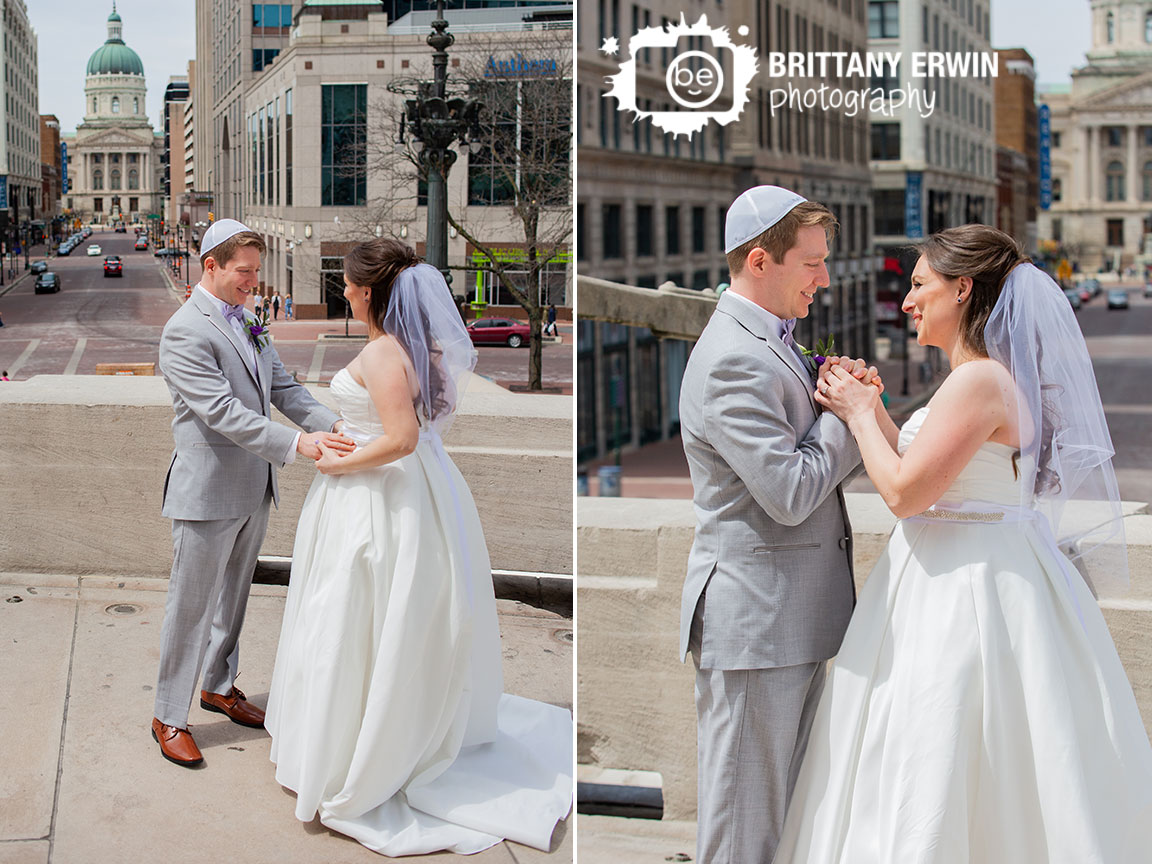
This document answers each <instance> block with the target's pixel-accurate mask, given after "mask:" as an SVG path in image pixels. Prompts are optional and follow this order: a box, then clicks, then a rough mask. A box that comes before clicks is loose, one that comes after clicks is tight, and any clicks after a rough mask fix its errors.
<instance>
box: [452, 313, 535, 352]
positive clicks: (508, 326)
mask: <svg viewBox="0 0 1152 864" xmlns="http://www.w3.org/2000/svg"><path fill="white" fill-rule="evenodd" d="M531 332H532V330H531V328H530V327H529V326H528V325H527V324H524V323H522V322H520V321H513V320H512V319H510V318H477V319H476V320H475V321H473V322H471V323H470V324H469V325H468V335H469V336H470V337H471V338H472V344H473V345H507V346H508V347H509V348H519V347H520V346H521V345H527V344H528V334H529V333H531Z"/></svg>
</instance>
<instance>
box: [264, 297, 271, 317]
mask: <svg viewBox="0 0 1152 864" xmlns="http://www.w3.org/2000/svg"><path fill="white" fill-rule="evenodd" d="M271 308H272V298H271V297H269V296H267V295H265V297H264V320H265V321H267V320H268V310H269V309H271Z"/></svg>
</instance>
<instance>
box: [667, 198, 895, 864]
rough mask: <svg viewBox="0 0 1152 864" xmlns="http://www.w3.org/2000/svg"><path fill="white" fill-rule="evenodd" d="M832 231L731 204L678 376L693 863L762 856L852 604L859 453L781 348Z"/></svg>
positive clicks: (821, 275) (820, 272)
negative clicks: (718, 286)
mask: <svg viewBox="0 0 1152 864" xmlns="http://www.w3.org/2000/svg"><path fill="white" fill-rule="evenodd" d="M835 228H836V220H835V218H834V217H833V215H832V213H831V212H830V211H828V210H827V209H826V208H825V207H823V206H822V205H820V204H815V203H811V202H808V201H806V200H805V199H804V198H802V197H801V196H799V195H797V194H796V193H794V192H791V191H789V190H787V189H781V188H780V187H777V186H758V187H755V188H753V189H749V190H748V191H746V192H744V193H743V194H742V195H740V197H739V198H737V199H736V201H735V202H734V203H733V205H732V207H731V208H730V209H729V211H728V216H727V219H726V222H725V237H724V240H725V251H726V252H727V253H728V266H729V270H730V271H731V277H732V278H731V287H729V288H728V290H726V291H725V292H724V293H723V294H722V295H721V296H720V300H719V302H718V303H717V304H716V309H715V311H714V313H713V315H712V318H711V319H710V320H709V322H708V325H707V326H706V327H705V328H704V331H703V333H701V335H700V339H699V341H697V343H696V345H695V347H694V348H693V349H692V355H691V357H690V358H689V360H688V366H687V369H686V370H685V372H684V381H683V384H682V387H681V391H680V422H681V435H682V438H683V442H684V451H685V453H686V455H687V457H688V466H689V469H690V471H691V475H692V487H693V503H694V504H695V510H696V535H695V541H694V543H693V545H692V551H691V554H690V556H689V559H688V573H687V577H686V579H685V582H684V594H683V599H682V604H681V624H680V656H681V658H682V659H683V657H684V656H685V654H686V653H688V652H690V653H691V654H692V659H693V661H694V663H695V666H696V710H697V720H698V733H697V746H698V758H699V774H698V782H699V794H698V829H697V830H698V833H697V861H699V862H701V864H770V862H771V861H772V857H773V855H774V854H775V851H776V845H777V843H778V842H779V837H780V831H781V828H782V827H783V823H784V812H785V808H786V807H787V804H788V799H789V797H790V795H791V792H792V787H793V785H794V783H795V780H796V773H797V770H798V768H799V765H800V759H801V757H802V756H803V754H804V749H805V747H806V746H807V739H808V730H809V729H810V728H811V722H812V716H813V712H814V710H815V707H816V704H817V702H818V700H819V696H820V693H821V690H822V689H823V686H824V662H825V661H826V660H827V659H828V658H830V657H832V656H834V655H835V654H836V652H837V650H838V649H839V647H840V641H841V638H842V637H843V635H844V631H845V629H846V627H847V625H848V618H849V616H850V615H851V614H852V608H853V606H854V605H855V589H854V586H853V581H852V530H851V527H850V526H849V524H848V515H847V512H846V511H845V507H844V496H843V494H842V492H841V490H840V484H841V482H842V481H844V480H845V479H846V478H847V477H848V476H849V474H850V473H851V472H852V471H853V470H854V469H855V468H856V467H857V465H859V463H860V453H859V450H858V449H857V447H856V444H855V442H854V441H853V439H852V435H851V434H850V433H849V431H848V428H847V426H845V425H844V423H843V422H841V421H840V420H839V419H838V418H837V417H836V416H835V415H834V414H832V413H831V412H824V413H821V412H820V411H819V410H818V409H817V406H816V402H815V400H814V399H813V391H814V387H815V382H814V379H813V377H812V371H811V368H810V367H809V366H808V364H807V361H806V360H805V359H804V358H803V357H802V356H801V354H800V352H799V350H798V349H797V347H796V345H795V343H794V342H793V340H792V328H793V326H795V319H797V318H803V317H806V316H807V314H808V307H809V306H810V305H811V303H812V302H813V300H814V297H815V295H816V292H817V290H818V289H819V288H822V287H827V285H828V284H829V279H828V269H827V266H826V265H825V260H824V259H825V258H826V257H827V255H828V240H829V238H830V236H831V235H832V232H833V231H834V230H835ZM845 366H848V367H850V368H851V369H852V370H853V373H854V374H855V375H856V376H857V377H859V378H861V379H862V380H865V381H869V380H871V379H872V378H873V376H874V374H875V370H874V369H864V368H863V366H864V364H863V362H862V361H845Z"/></svg>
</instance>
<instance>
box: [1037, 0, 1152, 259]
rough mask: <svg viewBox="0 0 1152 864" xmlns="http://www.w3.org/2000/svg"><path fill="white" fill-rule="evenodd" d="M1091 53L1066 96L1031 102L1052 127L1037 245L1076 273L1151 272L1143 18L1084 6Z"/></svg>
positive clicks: (1131, 0)
mask: <svg viewBox="0 0 1152 864" xmlns="http://www.w3.org/2000/svg"><path fill="white" fill-rule="evenodd" d="M1090 14H1091V16H1092V17H1091V30H1092V47H1091V49H1090V50H1089V51H1088V53H1087V55H1086V57H1085V63H1084V64H1083V65H1082V66H1080V67H1079V68H1077V69H1075V70H1073V72H1072V84H1071V87H1068V86H1064V87H1061V88H1047V89H1045V90H1044V91H1042V92H1041V93H1040V94H1039V96H1038V97H1037V102H1039V103H1040V104H1041V105H1042V106H1047V110H1048V111H1049V113H1050V117H1051V148H1050V161H1051V182H1052V186H1051V192H1050V195H1049V196H1048V198H1049V200H1047V201H1045V200H1044V196H1043V193H1042V197H1041V208H1042V209H1041V211H1040V214H1039V217H1038V220H1037V221H1038V228H1039V234H1040V237H1041V239H1042V240H1047V241H1051V242H1052V243H1055V244H1058V245H1059V246H1060V248H1061V252H1062V254H1063V255H1064V256H1065V257H1067V258H1068V259H1069V260H1070V261H1074V262H1076V263H1078V264H1079V265H1080V268H1081V269H1082V270H1084V271H1085V272H1092V271H1095V270H1096V269H1097V268H1103V269H1105V270H1117V269H1125V268H1128V267H1130V266H1133V265H1135V266H1141V265H1143V264H1145V263H1152V215H1149V202H1150V201H1152V109H1149V107H1148V106H1149V105H1150V104H1152V9H1149V6H1148V3H1146V2H1136V0H1120V2H1115V0H1107V2H1105V0H1092V3H1091V13H1090Z"/></svg>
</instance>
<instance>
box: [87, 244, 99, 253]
mask: <svg viewBox="0 0 1152 864" xmlns="http://www.w3.org/2000/svg"><path fill="white" fill-rule="evenodd" d="M88 254H89V255H100V254H102V251H101V249H100V244H99V243H93V244H92V245H91V246H89V247H88Z"/></svg>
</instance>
